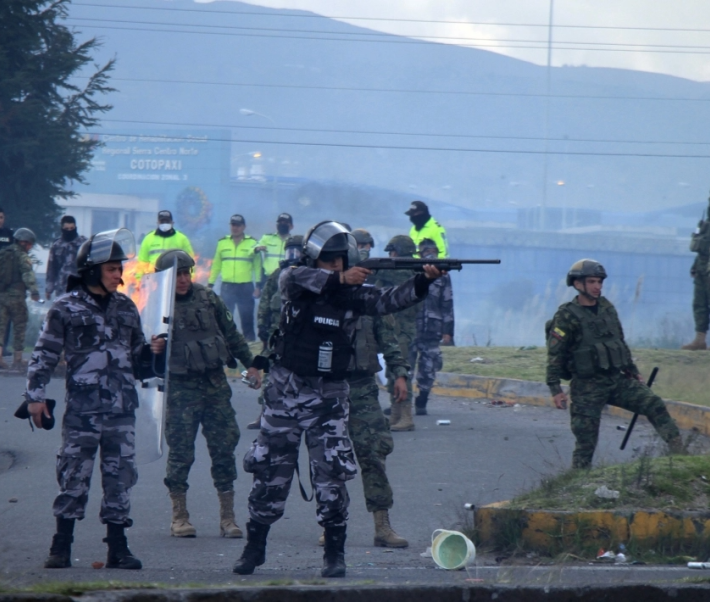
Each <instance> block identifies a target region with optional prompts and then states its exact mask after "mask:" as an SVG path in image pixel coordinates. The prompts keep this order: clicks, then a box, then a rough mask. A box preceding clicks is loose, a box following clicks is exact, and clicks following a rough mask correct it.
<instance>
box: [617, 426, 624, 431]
mask: <svg viewBox="0 0 710 602" xmlns="http://www.w3.org/2000/svg"><path fill="white" fill-rule="evenodd" d="M616 430H617V431H625V430H626V427H625V426H621V425H617V427H616Z"/></svg>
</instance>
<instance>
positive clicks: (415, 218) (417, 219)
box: [409, 210, 431, 230]
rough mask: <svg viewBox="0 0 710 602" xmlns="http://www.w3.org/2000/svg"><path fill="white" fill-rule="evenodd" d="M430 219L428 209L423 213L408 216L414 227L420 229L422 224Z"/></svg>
mask: <svg viewBox="0 0 710 602" xmlns="http://www.w3.org/2000/svg"><path fill="white" fill-rule="evenodd" d="M430 219H431V214H430V213H429V211H428V210H425V211H424V213H420V214H419V215H410V216H409V221H410V222H412V223H413V224H414V227H415V228H416V229H417V230H421V229H422V228H423V227H424V224H426V223H427V222H428V221H429V220H430Z"/></svg>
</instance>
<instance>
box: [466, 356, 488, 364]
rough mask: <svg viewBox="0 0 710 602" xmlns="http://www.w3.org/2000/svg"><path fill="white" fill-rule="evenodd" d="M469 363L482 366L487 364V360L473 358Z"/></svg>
mask: <svg viewBox="0 0 710 602" xmlns="http://www.w3.org/2000/svg"><path fill="white" fill-rule="evenodd" d="M469 361H470V362H471V363H472V364H482V363H483V362H485V361H486V360H484V359H483V358H482V357H472V358H471V359H470V360H469Z"/></svg>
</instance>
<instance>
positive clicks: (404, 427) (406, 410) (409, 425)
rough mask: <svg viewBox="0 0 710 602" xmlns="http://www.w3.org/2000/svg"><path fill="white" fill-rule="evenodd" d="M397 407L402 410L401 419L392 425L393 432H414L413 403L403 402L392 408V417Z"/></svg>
mask: <svg viewBox="0 0 710 602" xmlns="http://www.w3.org/2000/svg"><path fill="white" fill-rule="evenodd" d="M395 406H397V407H399V408H401V409H400V412H401V413H402V414H401V417H400V419H399V420H398V421H397V422H396V423H395V424H390V430H391V431H413V430H414V428H415V427H414V421H413V420H412V402H411V401H410V402H402V403H398V404H395V405H393V406H392V415H394V408H395Z"/></svg>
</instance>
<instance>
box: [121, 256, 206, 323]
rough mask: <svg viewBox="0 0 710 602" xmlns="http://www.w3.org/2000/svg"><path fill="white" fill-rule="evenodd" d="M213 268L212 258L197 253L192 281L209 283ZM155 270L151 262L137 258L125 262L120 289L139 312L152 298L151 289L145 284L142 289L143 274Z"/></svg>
mask: <svg viewBox="0 0 710 602" xmlns="http://www.w3.org/2000/svg"><path fill="white" fill-rule="evenodd" d="M211 268H212V260H211V259H203V258H201V257H200V256H199V255H195V267H194V268H193V269H192V281H193V282H197V283H199V284H205V285H206V284H207V280H208V279H209V276H210V269H211ZM153 271H154V268H153V266H152V265H150V264H149V263H145V262H142V261H138V260H137V259H132V260H130V261H126V262H125V263H124V264H123V285H121V287H120V288H119V290H120V291H121V292H122V293H123V294H124V295H128V296H129V297H130V298H131V300H132V301H133V302H134V303H135V304H136V307H137V308H138V311H139V312H142V311H143V308H144V307H145V305H146V303H148V299H150V294H151V290H150V289H146V287H145V286H144V287H143V289H141V286H140V283H141V278H140V277H141V276H142V275H143V274H150V273H152V272H153Z"/></svg>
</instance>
